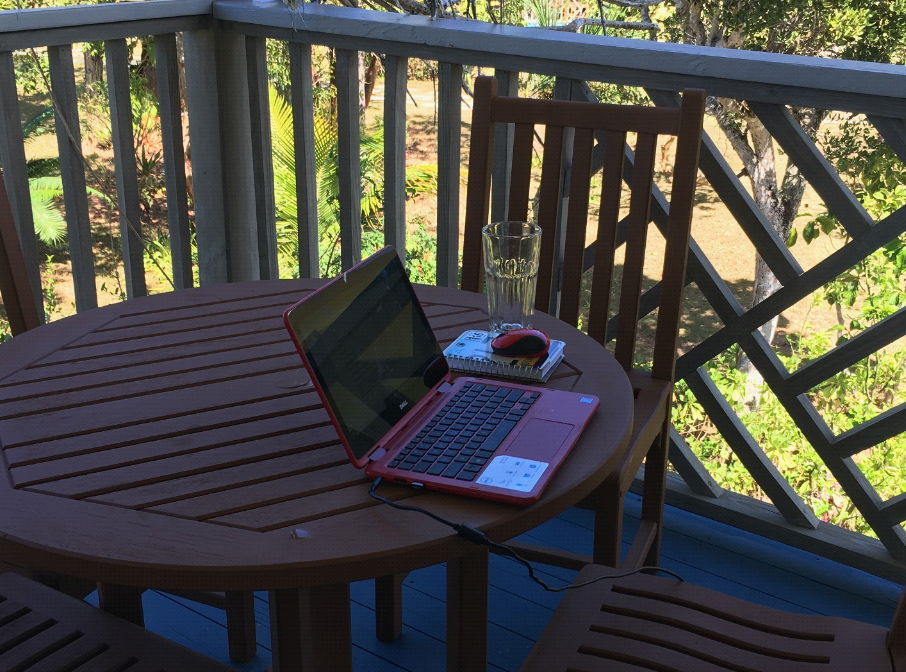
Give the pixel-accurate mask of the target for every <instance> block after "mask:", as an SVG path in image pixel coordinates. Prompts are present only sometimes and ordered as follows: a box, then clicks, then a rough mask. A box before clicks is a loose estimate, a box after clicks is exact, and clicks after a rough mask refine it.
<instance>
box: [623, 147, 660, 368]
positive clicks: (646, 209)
mask: <svg viewBox="0 0 906 672" xmlns="http://www.w3.org/2000/svg"><path fill="white" fill-rule="evenodd" d="M656 147H657V137H656V136H654V135H651V134H648V133H639V134H638V137H637V138H636V148H635V161H634V162H633V167H632V195H631V196H630V201H629V216H628V220H627V224H628V231H627V235H626V258H625V261H624V262H623V279H622V290H621V291H620V320H619V325H618V328H617V346H616V350H615V351H614V356H615V357H616V358H617V361H618V362H619V363H620V365H621V366H622V367H623V368H624V369H626V370H627V371H629V370H630V369H631V368H632V362H633V357H634V355H635V345H636V336H637V334H638V327H639V300H640V299H641V296H642V280H643V279H644V271H645V251H646V249H647V244H648V223H649V222H650V221H651V182H652V179H653V178H654V151H655V149H656Z"/></svg>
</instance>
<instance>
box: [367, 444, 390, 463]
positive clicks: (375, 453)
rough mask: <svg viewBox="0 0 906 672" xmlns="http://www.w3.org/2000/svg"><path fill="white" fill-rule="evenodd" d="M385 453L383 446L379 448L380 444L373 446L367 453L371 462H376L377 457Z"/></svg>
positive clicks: (379, 457)
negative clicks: (369, 452)
mask: <svg viewBox="0 0 906 672" xmlns="http://www.w3.org/2000/svg"><path fill="white" fill-rule="evenodd" d="M386 454H387V451H386V450H384V449H383V448H381V447H380V446H378V447H377V448H375V449H374V450H372V451H371V454H370V455H368V459H369V460H371V461H372V462H377V461H378V460H379V459H381V458H382V457H384V455H386Z"/></svg>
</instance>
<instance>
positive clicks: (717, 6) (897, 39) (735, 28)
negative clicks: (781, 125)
mask: <svg viewBox="0 0 906 672" xmlns="http://www.w3.org/2000/svg"><path fill="white" fill-rule="evenodd" d="M663 23H664V27H665V36H666V37H667V39H669V40H670V41H673V42H690V41H692V42H698V43H707V44H709V45H711V44H714V43H715V40H717V39H720V40H722V41H723V43H724V44H725V45H726V46H731V47H739V48H744V49H748V50H751V51H764V52H770V53H778V54H797V55H801V56H806V55H808V56H824V57H828V56H833V57H838V58H847V59H855V60H865V61H873V62H882V63H887V62H896V61H899V60H900V59H901V58H902V49H903V45H904V41H906V39H904V38H906V0H772V1H771V2H758V3H753V2H750V1H747V0H731V1H726V2H725V1H723V0H720V1H719V0H688V1H687V2H685V3H683V5H682V6H681V7H680V9H679V10H678V11H676V12H671V13H670V14H669V15H667V16H665V17H664V18H663ZM690 24H698V25H700V26H703V27H707V28H708V30H710V34H704V35H696V34H695V31H694V30H692V31H690Z"/></svg>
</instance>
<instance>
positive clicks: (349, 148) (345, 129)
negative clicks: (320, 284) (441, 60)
mask: <svg viewBox="0 0 906 672" xmlns="http://www.w3.org/2000/svg"><path fill="white" fill-rule="evenodd" d="M361 133H362V129H361V124H360V119H359V54H358V52H356V51H351V50H349V49H337V151H338V152H339V154H340V156H339V164H340V165H339V181H340V260H341V265H342V267H343V270H344V271H345V270H346V269H347V268H351V267H352V266H354V265H355V264H357V263H358V262H359V261H360V260H361V259H362V163H361V156H360V147H361Z"/></svg>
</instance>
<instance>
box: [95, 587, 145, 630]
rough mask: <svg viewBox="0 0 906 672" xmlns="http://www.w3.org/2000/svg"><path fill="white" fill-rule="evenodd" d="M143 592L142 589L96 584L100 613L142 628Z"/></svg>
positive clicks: (143, 616) (143, 612)
mask: <svg viewBox="0 0 906 672" xmlns="http://www.w3.org/2000/svg"><path fill="white" fill-rule="evenodd" d="M143 592H144V589H143V588H135V587H134V586H120V585H118V584H115V583H100V582H98V606H99V607H100V608H101V610H102V611H106V612H107V613H109V614H113V615H114V616H119V617H120V618H122V619H123V620H126V621H129V622H130V623H135V624H136V625H138V626H139V627H142V628H144V627H145V611H144V608H143V607H142V593H143Z"/></svg>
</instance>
